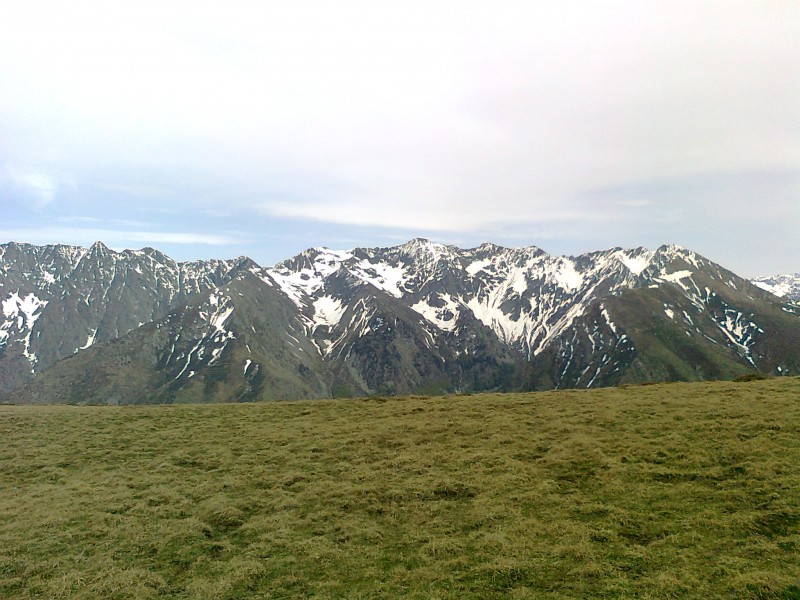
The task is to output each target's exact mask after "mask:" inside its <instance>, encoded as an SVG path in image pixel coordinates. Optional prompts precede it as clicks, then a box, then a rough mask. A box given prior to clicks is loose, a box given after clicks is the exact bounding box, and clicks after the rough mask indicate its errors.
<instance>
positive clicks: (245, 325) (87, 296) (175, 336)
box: [0, 239, 800, 404]
mask: <svg viewBox="0 0 800 600" xmlns="http://www.w3.org/2000/svg"><path fill="white" fill-rule="evenodd" d="M784 283H785V282H784V280H783V279H781V278H772V279H764V280H758V281H756V282H755V284H753V283H751V282H749V281H747V280H745V279H743V278H741V277H738V276H737V275H735V274H734V273H731V272H730V271H728V270H726V269H724V268H723V267H721V266H719V265H717V264H715V263H713V262H711V261H709V260H707V259H705V258H703V257H702V256H700V255H698V254H696V253H694V252H692V251H690V250H687V249H684V248H681V247H678V246H662V247H660V248H658V249H657V250H648V249H645V248H636V249H630V250H623V249H620V248H612V249H610V250H604V251H599V252H592V253H589V254H583V255H580V256H570V257H564V256H551V255H549V254H547V253H546V252H544V251H543V250H541V249H539V248H536V247H527V248H518V249H512V248H503V247H500V246H496V245H493V244H483V245H481V246H479V247H477V248H471V249H461V248H457V247H454V246H445V245H442V244H438V243H434V242H430V241H428V240H424V239H414V240H411V241H410V242H408V243H405V244H403V245H401V246H395V247H391V248H357V249H354V250H349V251H334V250H329V249H327V248H313V249H309V250H307V251H305V252H303V253H302V254H299V255H298V256H295V257H294V258H291V259H289V260H286V261H284V262H282V263H280V264H278V265H275V266H274V267H271V268H265V267H262V266H260V265H258V264H256V263H255V262H253V261H252V260H250V259H248V258H245V257H241V258H237V259H234V260H212V261H196V262H183V263H179V262H176V261H174V260H172V259H171V258H169V257H168V256H165V255H164V254H162V253H160V252H158V251H157V250H153V249H151V248H145V249H142V250H136V251H133V250H126V251H123V252H114V251H112V250H110V249H109V248H107V247H105V246H104V245H103V244H102V243H100V242H98V243H95V244H94V245H93V246H92V247H91V248H79V247H74V246H63V245H51V246H33V245H28V244H19V243H9V244H5V245H0V302H1V303H2V315H0V393H2V394H3V395H4V400H5V401H10V402H37V403H38V402H53V403H57V402H69V403H104V404H105V403H112V404H116V403H155V402H210V401H251V400H265V399H297V398H322V397H339V396H364V395H372V394H381V395H392V394H407V393H439V392H472V391H481V390H539V389H552V388H565V387H580V388H588V387H599V386H608V385H617V384H621V383H636V382H649V381H674V380H702V379H724V378H732V377H736V376H738V375H741V374H745V373H749V372H754V371H758V372H762V373H769V374H775V375H786V374H792V375H795V374H798V373H800V304H798V302H797V289H798V288H797V287H794V288H792V287H791V285H789V284H786V287H783V286H784ZM796 283H797V280H796V279H795V286H796ZM762 288H764V289H762ZM784 289H786V290H787V291H786V292H785V293H783V294H782V297H780V296H779V295H778V294H780V293H781V292H783V291H784ZM792 290H794V291H792Z"/></svg>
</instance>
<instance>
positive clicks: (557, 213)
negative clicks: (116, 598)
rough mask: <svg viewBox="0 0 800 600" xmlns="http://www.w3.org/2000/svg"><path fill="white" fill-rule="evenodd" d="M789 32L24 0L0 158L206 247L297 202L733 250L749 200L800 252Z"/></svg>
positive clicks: (794, 9) (745, 13)
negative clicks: (719, 234) (722, 235)
mask: <svg viewBox="0 0 800 600" xmlns="http://www.w3.org/2000/svg"><path fill="white" fill-rule="evenodd" d="M798 28H800V4H798V3H796V2H769V3H764V2H761V3H759V2H751V1H743V0H742V1H738V0H732V1H727V2H724V3H723V2H718V1H716V0H708V1H704V2H694V1H688V0H687V1H684V0H676V1H675V2H669V3H659V2H646V1H645V2H642V1H640V0H635V1H634V0H619V1H609V2H600V3H598V2H570V3H553V4H550V5H547V4H545V3H539V2H533V3H531V2H522V1H512V0H498V2H495V3H492V5H491V6H490V5H489V4H487V3H485V2H458V3H456V2H450V1H447V0H429V1H428V2H421V1H416V0H406V1H403V2H400V1H395V0H388V1H386V2H377V3H376V2H367V1H366V0H363V1H362V0H354V1H352V2H345V3H330V2H323V1H321V0H295V1H293V2H283V1H281V0H278V1H275V2H267V3H264V2H260V3H257V2H248V1H243V0H240V1H236V0H234V1H233V2H232V3H228V4H226V5H225V7H221V6H215V5H213V4H207V5H202V6H198V5H197V4H196V3H189V2H188V1H187V0H160V1H159V2H155V1H154V0H144V1H143V2H140V3H138V4H137V6H136V9H135V10H126V11H122V10H118V9H117V8H115V7H114V5H113V4H109V3H102V2H98V1H95V0H75V1H74V2H69V3H63V2H56V1H55V0H31V1H30V2H18V3H15V4H14V5H13V6H11V7H10V8H9V9H8V10H7V11H5V12H4V18H3V21H2V22H1V23H0V89H2V90H3V91H4V93H3V103H2V106H0V133H2V144H0V162H2V163H7V164H15V165H26V167H25V168H24V169H23V168H20V172H21V173H23V174H24V175H22V176H19V177H17V183H15V184H14V186H15V189H17V191H18V192H19V193H20V194H22V193H23V192H24V193H25V194H27V195H26V196H25V197H26V198H28V199H30V201H35V202H38V203H39V204H38V206H39V207H40V208H43V207H44V206H48V207H50V206H51V205H52V207H53V208H55V205H56V204H57V205H58V208H59V211H60V212H59V214H60V215H61V216H65V215H69V214H70V213H73V214H86V213H87V211H88V209H92V210H95V211H97V212H98V213H102V216H101V218H103V219H112V218H117V219H127V220H136V219H135V215H136V214H138V213H141V212H149V213H150V214H159V215H161V216H162V217H163V222H161V221H159V224H160V227H161V228H163V229H169V230H172V231H183V227H184V226H185V229H186V231H187V232H193V234H189V233H186V234H183V235H186V236H190V235H197V236H198V238H197V239H198V240H200V242H199V243H203V244H205V245H209V243H208V240H209V239H217V238H218V237H219V236H221V237H222V238H224V239H228V237H231V238H236V237H237V236H234V235H227V234H219V233H218V231H219V229H220V228H221V227H225V229H226V231H231V230H234V229H235V230H245V231H247V232H249V234H248V236H245V237H247V238H248V239H249V240H262V241H261V242H259V243H261V244H262V245H263V244H266V243H267V242H265V241H263V240H267V239H269V240H272V239H278V236H279V235H280V233H281V232H282V230H283V229H284V228H285V227H286V226H287V222H288V221H298V220H301V221H307V222H313V223H314V224H315V226H313V227H308V228H307V230H308V231H309V232H312V233H313V234H314V235H317V234H318V233H319V232H320V231H322V227H321V225H322V224H326V225H327V226H328V227H329V228H330V229H331V230H333V229H336V231H331V233H330V237H331V238H334V239H335V238H337V237H338V238H344V239H349V238H350V237H352V236H353V235H355V234H354V233H353V231H352V229H353V228H361V229H363V231H364V232H365V233H363V235H367V234H369V233H373V232H376V231H381V235H383V236H388V235H390V234H391V235H395V234H397V233H398V232H403V233H405V232H409V233H410V234H411V235H415V234H417V233H425V234H428V235H430V236H431V237H442V238H446V239H475V238H483V239H484V240H492V241H498V242H502V239H513V240H523V243H525V242H527V243H536V241H537V240H538V239H553V240H557V239H564V240H568V242H565V243H564V244H562V245H561V246H560V247H558V248H557V250H562V249H563V250H564V251H571V250H578V249H581V250H582V249H585V248H587V247H589V248H591V246H590V245H594V244H601V245H606V244H608V245H616V244H626V243H629V242H630V243H635V244H638V243H644V244H651V245H655V244H658V243H662V242H673V241H674V242H678V243H683V244H684V245H690V244H691V243H692V242H697V241H698V240H699V241H700V242H707V243H708V244H709V245H710V247H711V248H712V250H713V249H714V248H719V249H720V251H721V250H722V249H723V248H725V251H726V252H727V251H728V247H727V246H725V245H724V244H723V241H724V240H718V239H716V238H715V235H716V234H714V231H715V228H720V227H722V226H723V225H724V227H726V228H728V230H727V233H726V236H727V238H731V237H732V236H731V233H732V232H736V233H738V234H739V235H740V237H742V238H744V239H746V238H747V237H748V236H749V235H750V229H748V225H747V219H746V218H744V217H741V215H746V214H747V213H748V209H747V207H748V203H749V204H750V205H752V204H753V203H755V202H759V203H761V205H762V206H763V207H764V208H763V209H762V210H760V211H758V212H759V214H758V215H757V218H758V220H759V223H760V227H762V230H767V229H769V228H768V227H767V225H766V223H769V222H771V223H772V224H773V227H772V231H773V232H774V235H775V237H776V239H777V238H780V239H781V240H786V243H785V244H784V245H783V246H781V247H785V248H790V247H791V240H792V239H793V238H792V235H793V234H791V231H796V230H797V229H798V228H800V222H799V221H798V219H800V217H799V216H798V214H797V209H796V208H795V207H796V206H797V205H798V204H800V203H798V202H797V198H798V195H797V193H798V188H797V183H796V179H793V178H792V177H793V176H792V177H790V178H789V179H788V180H787V179H786V178H782V177H783V176H782V175H780V174H781V173H797V172H798V171H799V170H800V60H798V57H800V36H797V30H798ZM143 39H147V43H146V44H143V43H142V40H143ZM31 165H32V166H31ZM64 173H69V174H71V175H73V176H74V177H75V181H77V182H78V185H77V188H76V189H72V190H67V189H66V188H67V187H68V186H66V184H65V183H64V181H65V179H64V178H63V177H62V176H61V174H64ZM753 173H760V174H762V176H758V177H757V176H753V175H752V174H753ZM772 174H778V175H777V179H773V180H772V182H770V178H771V177H772ZM66 191H70V194H66ZM56 196H58V202H53V198H54V197H56ZM67 196H69V197H67ZM34 199H35V200H34ZM48 203H50V204H48ZM156 211H157V213H156ZM179 216H180V217H181V218H183V219H185V220H184V221H179V220H178V217H179ZM173 217H174V218H173ZM20 218H21V216H20ZM770 219H772V221H770ZM245 221H246V222H245ZM15 224H16V223H15ZM22 225H25V226H26V227H28V229H30V230H31V231H32V230H34V229H35V227H33V224H32V223H31V222H26V223H23V224H22ZM109 229H110V230H112V231H116V229H115V228H112V227H109ZM120 229H122V228H120ZM153 229H154V230H157V229H158V228H155V227H154V228H153ZM344 229H347V231H346V233H345V232H344ZM137 230H139V231H142V232H145V233H146V229H145V228H138V229H137ZM701 230H702V231H705V232H706V233H705V234H704V237H703V236H701V235H700V234H698V233H697V232H698V231H701ZM301 231H302V230H301V228H299V227H298V228H297V230H296V237H298V238H299V237H301V236H302V234H301ZM53 233H55V230H54V231H53ZM309 235H310V234H309ZM204 236H205V237H204ZM209 236H210V237H209ZM215 236H216V237H215ZM361 236H362V234H361V233H360V234H359V235H358V237H361ZM526 236H527V238H526ZM98 237H101V236H98ZM184 239H186V240H189V239H192V238H190V237H186V238H184ZM204 239H205V240H206V241H205V242H204V241H202V240H204ZM48 241H52V240H48ZM123 241H126V242H138V240H135V239H131V238H127V239H126V240H123ZM148 241H149V242H150V243H156V242H158V239H157V238H155V237H153V236H152V235H149V237H148ZM481 241H483V240H481ZM163 243H168V242H163ZM181 243H184V244H189V243H191V242H189V241H185V242H181ZM226 243H227V242H226ZM236 243H238V244H242V243H245V240H244V238H240V239H237V240H236ZM253 243H256V242H253ZM308 244H309V245H317V244H318V241H317V240H316V239H308ZM775 247H776V248H777V247H778V244H777V243H776V244H775ZM760 252H761V253H762V255H763V256H767V255H770V256H772V257H773V258H776V256H777V255H776V251H773V250H771V249H770V248H762V249H761V250H760ZM287 253H288V252H287ZM751 253H752V251H751ZM274 258H275V259H276V260H277V259H280V258H284V256H283V255H277V256H275V257H274ZM776 260H777V258H776ZM784 260H788V259H785V258H784ZM795 260H796V259H795Z"/></svg>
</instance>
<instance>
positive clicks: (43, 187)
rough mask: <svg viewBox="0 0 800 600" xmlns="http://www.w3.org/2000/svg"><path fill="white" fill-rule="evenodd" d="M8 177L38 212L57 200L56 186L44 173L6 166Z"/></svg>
mask: <svg viewBox="0 0 800 600" xmlns="http://www.w3.org/2000/svg"><path fill="white" fill-rule="evenodd" d="M6 176H7V178H8V179H9V180H10V181H11V183H12V185H13V186H14V187H16V188H17V189H18V190H20V191H21V193H22V195H23V196H24V197H26V198H27V199H28V200H29V201H30V202H32V203H33V207H34V208H35V209H36V210H42V209H43V208H44V207H45V206H47V205H48V204H50V203H52V202H53V200H54V199H55V195H56V184H55V182H54V181H53V179H52V178H51V177H49V176H47V175H45V174H44V173H40V172H37V171H31V170H23V169H19V168H17V167H14V166H11V165H6Z"/></svg>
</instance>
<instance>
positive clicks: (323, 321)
mask: <svg viewBox="0 0 800 600" xmlns="http://www.w3.org/2000/svg"><path fill="white" fill-rule="evenodd" d="M346 309H347V307H346V306H345V305H344V304H343V303H342V301H341V300H338V299H336V298H332V297H331V296H322V297H321V298H317V299H316V300H314V317H313V321H314V327H315V328H316V327H318V326H320V325H327V326H328V327H330V328H333V327H336V325H338V324H339V321H340V320H341V319H342V315H343V314H344V311H345V310H346Z"/></svg>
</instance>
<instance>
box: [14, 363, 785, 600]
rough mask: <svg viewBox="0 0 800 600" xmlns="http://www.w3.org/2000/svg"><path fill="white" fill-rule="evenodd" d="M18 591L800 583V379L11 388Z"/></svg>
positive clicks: (574, 590)
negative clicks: (121, 402)
mask: <svg viewBox="0 0 800 600" xmlns="http://www.w3.org/2000/svg"><path fill="white" fill-rule="evenodd" d="M0 440H2V442H1V443H2V453H1V454H0V492H1V493H0V597H9V598H72V597H78V598H156V597H173V598H307V597H315V598H329V597H330V598H386V597H410V598H469V597H474V598H541V597H548V598H575V597H610V598H617V597H640V598H669V597H676V598H678V597H680V598H685V597H694V598H714V597H719V598H730V597H739V598H800V559H798V556H800V379H797V378H791V379H789V378H785V379H771V380H767V381H756V382H747V383H703V384H673V385H651V386H639V387H627V388H616V389H605V390H597V391H591V392H580V391H562V392H553V393H541V394H507V395H499V394H494V395H492V394H489V395H476V396H449V397H444V398H424V397H412V398H405V399H391V400H382V399H372V400H367V401H358V400H353V401H320V402H295V403H278V404H248V405H211V406H208V405H204V406H160V407H137V408H130V407H128V408H117V407H63V406H62V407H10V406H5V407H0Z"/></svg>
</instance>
